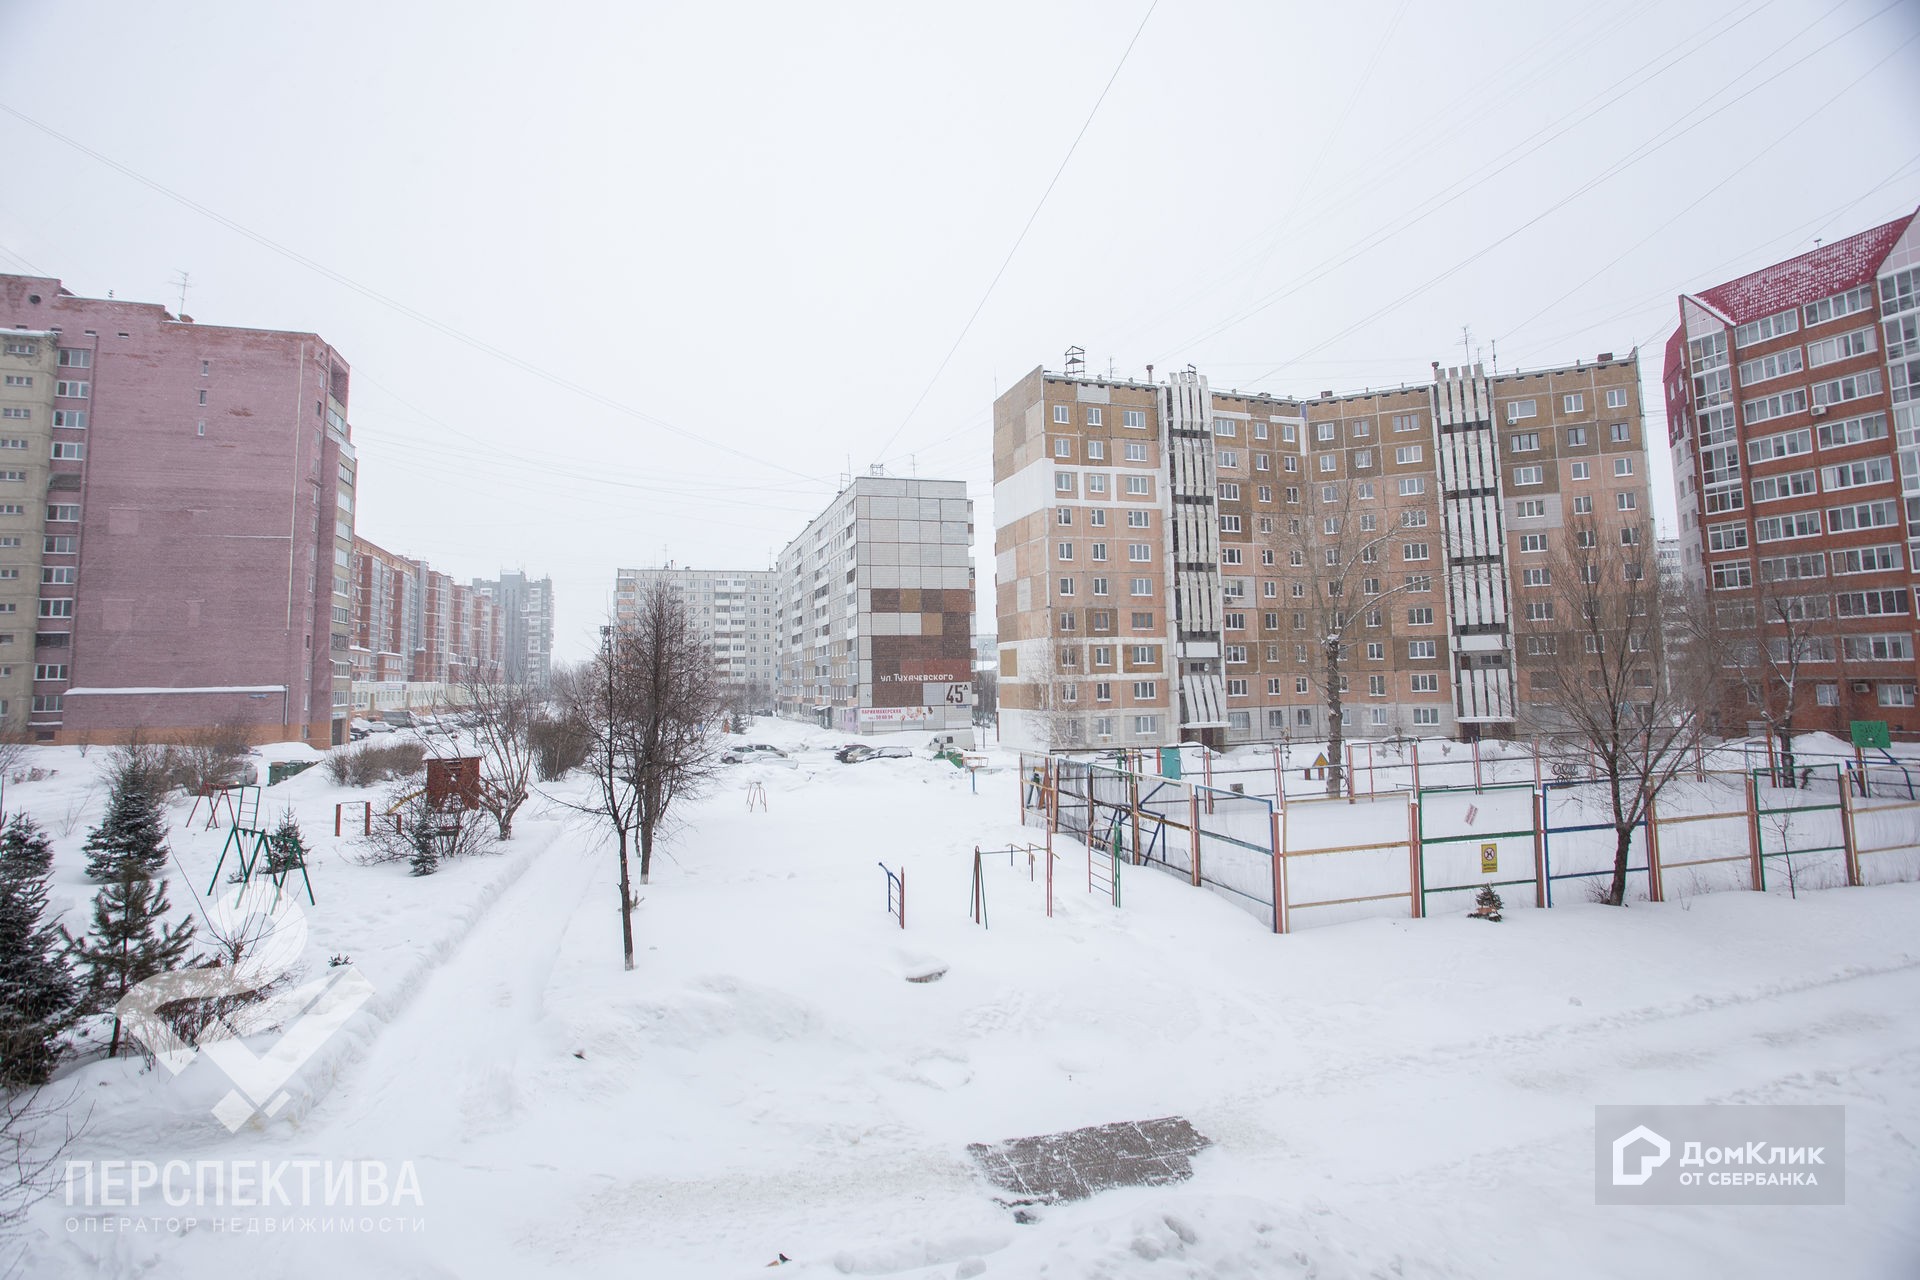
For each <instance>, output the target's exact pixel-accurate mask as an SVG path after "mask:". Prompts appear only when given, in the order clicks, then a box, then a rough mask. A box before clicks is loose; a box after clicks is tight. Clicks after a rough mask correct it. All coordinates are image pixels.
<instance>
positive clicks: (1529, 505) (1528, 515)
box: [1513, 498, 1547, 520]
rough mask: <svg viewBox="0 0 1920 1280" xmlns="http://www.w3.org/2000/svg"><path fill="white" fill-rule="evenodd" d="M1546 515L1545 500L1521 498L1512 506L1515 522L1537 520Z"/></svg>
mask: <svg viewBox="0 0 1920 1280" xmlns="http://www.w3.org/2000/svg"><path fill="white" fill-rule="evenodd" d="M1546 514H1547V500H1546V499H1545V498H1522V499H1520V500H1519V501H1518V502H1516V503H1514V504H1513V518H1514V519H1515V520H1538V519H1540V518H1542V517H1544V516H1545V515H1546Z"/></svg>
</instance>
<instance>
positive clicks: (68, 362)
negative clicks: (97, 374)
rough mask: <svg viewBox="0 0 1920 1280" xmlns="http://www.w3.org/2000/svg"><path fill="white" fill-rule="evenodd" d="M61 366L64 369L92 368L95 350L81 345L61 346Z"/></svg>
mask: <svg viewBox="0 0 1920 1280" xmlns="http://www.w3.org/2000/svg"><path fill="white" fill-rule="evenodd" d="M60 367H61V368H62V369H91V368H92V367H93V352H91V351H86V350H83V349H81V348H79V347H62V348H60Z"/></svg>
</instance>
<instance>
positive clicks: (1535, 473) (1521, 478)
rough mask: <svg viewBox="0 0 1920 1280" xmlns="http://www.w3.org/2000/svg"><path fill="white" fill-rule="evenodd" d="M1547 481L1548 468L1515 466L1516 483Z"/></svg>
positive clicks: (1514, 476) (1514, 478)
mask: <svg viewBox="0 0 1920 1280" xmlns="http://www.w3.org/2000/svg"><path fill="white" fill-rule="evenodd" d="M1545 482H1546V468H1544V467H1515V468H1514V469H1513V483H1514V484H1515V485H1523V484H1544V483H1545Z"/></svg>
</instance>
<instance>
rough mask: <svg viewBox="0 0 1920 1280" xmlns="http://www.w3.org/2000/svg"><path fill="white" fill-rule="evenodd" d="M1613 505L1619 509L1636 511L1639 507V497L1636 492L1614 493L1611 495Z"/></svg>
mask: <svg viewBox="0 0 1920 1280" xmlns="http://www.w3.org/2000/svg"><path fill="white" fill-rule="evenodd" d="M1613 505H1614V508H1615V509H1616V510H1619V511H1637V510H1639V508H1640V498H1639V496H1638V495H1637V494H1632V493H1616V494H1614V495H1613Z"/></svg>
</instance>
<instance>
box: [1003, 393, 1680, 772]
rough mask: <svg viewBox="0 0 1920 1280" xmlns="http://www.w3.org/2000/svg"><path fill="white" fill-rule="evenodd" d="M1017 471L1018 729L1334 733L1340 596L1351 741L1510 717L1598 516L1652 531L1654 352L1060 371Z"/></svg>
mask: <svg viewBox="0 0 1920 1280" xmlns="http://www.w3.org/2000/svg"><path fill="white" fill-rule="evenodd" d="M994 479H995V491H994V509H995V513H996V519H997V521H998V528H997V531H996V543H995V556H996V592H997V609H998V615H999V659H1000V706H1001V727H1002V737H1003V739H1005V740H1007V741H1011V742H1016V743H1022V744H1031V745H1043V744H1044V745H1052V746H1065V747H1073V746H1080V747H1097V746H1129V745H1131V746H1142V745H1152V744H1158V743H1165V742H1173V741H1179V740H1183V739H1197V740H1203V741H1207V742H1211V743H1236V742H1254V741H1282V740H1286V739H1290V738H1297V739H1303V740H1313V739H1316V738H1320V737H1323V736H1324V735H1325V733H1326V730H1327V725H1326V709H1325V708H1326V701H1327V700H1326V697H1325V692H1324V683H1323V677H1324V674H1325V663H1324V658H1323V650H1322V647H1321V645H1320V644H1319V642H1318V637H1319V636H1321V635H1322V634H1323V633H1324V632H1325V630H1326V628H1327V626H1328V624H1329V623H1330V622H1331V621H1332V620H1333V618H1334V615H1335V614H1336V613H1341V614H1345V613H1351V614H1352V615H1353V624H1352V629H1351V631H1349V632H1348V633H1347V634H1346V636H1345V639H1346V642H1347V645H1348V647H1347V649H1346V657H1345V660H1344V662H1343V663H1342V669H1343V675H1344V679H1345V690H1344V698H1343V701H1344V723H1345V727H1346V731H1347V732H1348V733H1349V734H1354V735H1358V736H1363V737H1365V736H1371V737H1380V736H1387V735H1392V734H1402V733H1413V734H1443V733H1444V734H1459V735H1461V736H1466V737H1475V736H1480V735H1483V734H1484V735H1489V736H1505V735H1507V734H1509V733H1511V732H1512V728H1513V725H1514V722H1515V719H1516V713H1517V707H1516V699H1517V698H1521V697H1524V696H1525V691H1526V689H1527V687H1528V682H1527V680H1526V679H1525V678H1524V677H1525V675H1526V671H1525V668H1526V666H1527V658H1528V656H1529V655H1528V652H1527V650H1528V647H1529V642H1530V641H1531V642H1532V643H1533V644H1534V645H1535V646H1536V647H1537V646H1538V644H1539V643H1540V641H1538V640H1537V639H1534V637H1535V636H1536V635H1538V634H1541V633H1544V631H1546V630H1548V629H1550V628H1551V626H1552V625H1553V621H1554V620H1553V619H1552V617H1551V610H1552V608H1553V605H1552V604H1551V603H1550V602H1549V601H1547V600H1546V599H1545V598H1544V597H1545V596H1546V595H1547V594H1548V588H1549V586H1550V575H1547V574H1546V572H1545V571H1546V569H1547V565H1546V563H1545V562H1546V561H1548V560H1550V559H1552V558H1553V556H1552V553H1553V552H1555V551H1557V550H1559V549H1560V548H1562V547H1564V546H1565V543H1566V540H1567V539H1568V538H1569V537H1570V536H1571V535H1570V534H1569V533H1568V532H1567V530H1568V529H1569V527H1570V525H1575V524H1583V523H1584V522H1585V521H1586V519H1587V518H1588V517H1591V518H1592V519H1593V520H1594V521H1595V522H1596V523H1597V524H1599V525H1604V526H1605V528H1606V530H1607V534H1606V536H1609V537H1624V536H1633V537H1643V536H1650V535H1649V534H1647V533H1643V532H1639V527H1640V526H1641V525H1642V524H1643V523H1645V522H1646V520H1647V518H1648V517H1649V516H1650V511H1649V505H1648V490H1647V480H1646V465H1645V447H1644V433H1643V430H1642V424H1641V415H1640V400H1639V390H1638V362H1637V359H1635V358H1634V357H1629V358H1627V359H1625V360H1615V359H1613V358H1612V357H1611V356H1602V357H1601V358H1600V360H1599V361H1597V362H1595V363H1592V364H1587V363H1584V362H1583V363H1581V364H1577V365H1574V366H1570V367H1567V368H1560V369H1550V370H1542V371H1539V372H1534V373H1517V374H1504V375H1492V376H1489V375H1488V374H1486V373H1485V372H1484V371H1482V370H1481V369H1479V368H1478V367H1477V366H1476V367H1474V368H1472V369H1466V370H1458V369H1451V370H1442V369H1440V368H1439V367H1438V366H1436V367H1435V372H1434V380H1433V382H1432V383H1430V384H1425V385H1420V386H1414V387H1402V388H1399V389H1397V390H1392V391H1382V392H1366V393H1363V394H1359V395H1344V396H1335V395H1333V394H1332V393H1330V392H1329V393H1323V394H1322V395H1321V396H1319V397H1316V398H1313V399H1308V400H1301V399H1292V398H1285V397H1274V396H1270V395H1264V394H1243V393H1240V392H1237V391H1230V392H1220V391H1215V390H1213V389H1212V388H1211V387H1210V386H1209V385H1208V382H1207V380H1206V378H1205V377H1204V376H1203V375H1201V374H1199V373H1197V372H1188V373H1183V374H1177V375H1175V376H1174V377H1172V378H1170V379H1168V380H1167V381H1165V382H1163V383H1158V384H1155V383H1151V382H1135V381H1128V380H1114V379H1102V378H1088V377H1083V376H1077V375H1075V376H1069V375H1065V374H1054V373H1048V372H1045V371H1044V370H1040V369H1036V370H1034V371H1033V372H1032V373H1030V374H1028V375H1027V376H1026V377H1025V378H1023V379H1022V380H1021V381H1020V382H1019V383H1018V384H1016V385H1015V386H1014V387H1013V388H1011V389H1010V390H1009V391H1008V392H1007V393H1006V394H1005V395H1003V396H1001V397H1000V399H999V400H998V401H997V402H996V403H995V406H994ZM1623 524H1629V525H1632V526H1633V528H1634V529H1635V532H1633V533H1632V534H1630V535H1628V534H1622V533H1620V532H1619V531H1618V526H1620V525H1623ZM1336 593H1337V594H1336ZM1530 597H1541V598H1530ZM1350 599H1363V600H1366V601H1371V602H1372V603H1371V604H1368V605H1365V606H1364V607H1361V608H1357V609H1348V610H1342V609H1339V608H1338V604H1339V602H1340V601H1341V600H1350ZM1516 676H1520V677H1522V678H1521V679H1520V680H1519V681H1518V683H1517V684H1516Z"/></svg>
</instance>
